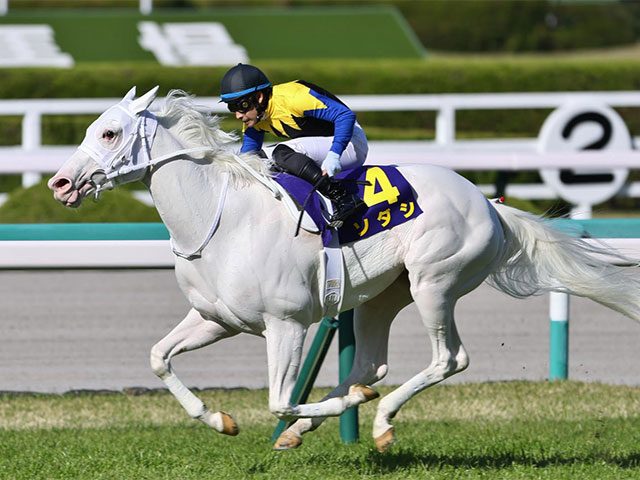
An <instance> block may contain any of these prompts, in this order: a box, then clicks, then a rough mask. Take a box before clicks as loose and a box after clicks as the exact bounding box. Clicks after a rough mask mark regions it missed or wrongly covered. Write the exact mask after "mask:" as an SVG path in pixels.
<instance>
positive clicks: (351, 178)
mask: <svg viewBox="0 0 640 480" xmlns="http://www.w3.org/2000/svg"><path fill="white" fill-rule="evenodd" d="M336 178H340V179H345V180H347V181H346V182H343V185H344V186H345V188H346V189H347V190H348V191H349V192H350V193H355V194H357V195H358V196H359V197H360V198H362V199H363V200H364V201H365V203H366V204H367V207H368V208H367V210H366V211H365V212H364V213H362V214H360V215H355V216H353V217H351V218H349V219H347V220H346V221H345V222H344V225H343V226H342V227H341V228H339V229H338V231H337V234H338V240H339V242H340V245H344V244H346V243H351V242H355V241H356V240H360V239H362V238H368V237H371V236H373V235H375V234H376V233H380V232H383V231H385V230H389V229H391V228H393V227H395V226H396V225H400V224H401V223H404V222H406V221H408V220H411V219H412V218H415V217H417V216H418V215H420V214H421V213H422V210H421V209H420V206H419V205H418V202H417V201H416V196H415V192H414V191H413V189H412V188H411V185H409V182H407V180H406V179H405V178H404V176H403V175H402V174H401V173H400V171H398V169H397V168H396V167H394V166H388V165H385V166H376V165H371V166H363V167H358V168H354V169H352V170H344V171H342V172H340V173H339V174H338V175H336ZM274 180H275V181H276V182H278V183H279V184H280V185H282V186H283V187H284V188H285V190H287V191H288V192H289V194H290V195H291V196H292V197H293V198H294V199H295V200H296V202H298V204H299V205H303V204H304V201H305V199H306V198H307V196H308V195H309V192H310V191H311V188H312V187H311V184H309V183H307V182H306V181H304V180H302V179H301V178H298V177H295V176H293V175H288V174H286V173H280V174H278V175H276V176H275V177H274ZM364 182H368V185H364V184H363V183H364ZM305 209H306V211H307V213H308V214H309V215H310V216H311V218H312V219H313V221H314V222H315V224H316V225H317V227H318V229H319V230H320V235H321V236H322V243H323V245H324V246H325V247H326V246H327V245H328V244H329V242H330V241H331V238H332V235H333V234H334V230H332V229H330V228H328V227H327V221H326V220H325V216H328V215H327V212H325V211H324V206H323V204H322V202H321V200H320V197H319V194H318V193H317V192H314V193H313V195H312V197H311V198H310V199H309V201H308V202H307V204H306V207H305Z"/></svg>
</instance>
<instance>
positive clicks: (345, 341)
mask: <svg viewBox="0 0 640 480" xmlns="http://www.w3.org/2000/svg"><path fill="white" fill-rule="evenodd" d="M338 318H339V319H340V325H339V327H338V332H339V335H338V346H339V351H340V354H339V355H340V357H339V358H340V363H339V370H340V383H342V382H343V381H344V380H346V379H347V377H348V376H349V374H350V373H351V368H352V367H353V358H354V356H355V352H356V339H355V336H354V334H353V310H349V311H347V312H343V313H341V314H340V315H339V317H338ZM358 437H359V430H358V407H352V408H350V409H349V410H347V411H346V412H344V413H343V414H342V415H341V416H340V439H341V440H342V442H343V443H354V442H357V441H358Z"/></svg>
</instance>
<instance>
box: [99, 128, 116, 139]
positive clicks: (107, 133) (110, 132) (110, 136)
mask: <svg viewBox="0 0 640 480" xmlns="http://www.w3.org/2000/svg"><path fill="white" fill-rule="evenodd" d="M115 136H116V133H115V132H114V131H113V130H105V132H104V133H103V134H102V138H106V139H107V140H113V137H115Z"/></svg>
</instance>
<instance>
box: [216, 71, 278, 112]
mask: <svg viewBox="0 0 640 480" xmlns="http://www.w3.org/2000/svg"><path fill="white" fill-rule="evenodd" d="M269 87H271V82H269V79H268V78H267V76H266V75H265V74H264V73H263V72H262V70H260V69H259V68H257V67H254V66H253V65H246V64H244V63H239V64H238V65H236V66H235V67H233V68H231V69H229V71H227V73H225V74H224V77H222V82H221V84H220V99H221V101H223V102H225V103H227V104H229V110H231V111H235V110H236V109H235V108H232V106H233V107H235V106H237V107H239V108H238V109H242V103H243V102H242V101H243V100H245V101H246V100H249V99H252V98H253V97H254V94H255V92H258V91H260V90H265V89H267V88H269ZM250 103H253V102H250ZM252 106H253V105H252Z"/></svg>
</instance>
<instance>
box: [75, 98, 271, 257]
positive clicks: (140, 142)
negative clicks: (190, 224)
mask: <svg viewBox="0 0 640 480" xmlns="http://www.w3.org/2000/svg"><path fill="white" fill-rule="evenodd" d="M157 92H158V87H157V86H156V87H155V88H153V89H152V90H150V91H149V92H147V93H146V94H145V95H143V96H141V97H140V98H137V99H135V100H134V98H135V93H136V87H133V88H132V89H131V90H129V92H128V93H127V94H126V95H125V96H124V98H123V99H122V100H121V101H120V103H118V104H116V105H114V106H113V107H111V108H109V109H107V110H106V111H105V112H104V113H103V114H102V115H100V117H98V119H97V120H96V121H94V122H93V123H92V124H91V125H90V126H89V128H87V133H86V135H85V138H84V140H83V141H82V143H81V144H80V145H79V146H78V150H80V151H81V152H83V153H85V154H86V155H88V156H89V157H91V159H93V160H94V161H95V162H96V163H97V164H98V165H99V167H100V169H98V170H96V172H94V174H93V175H92V178H91V180H90V182H91V183H92V184H93V186H94V188H95V197H96V199H97V198H98V196H99V194H100V192H101V191H102V190H106V189H107V188H108V187H107V185H108V183H109V182H111V186H112V187H113V186H116V185H117V184H118V183H120V182H118V180H119V179H122V178H123V177H124V176H126V175H129V174H131V173H133V172H137V171H146V170H147V169H149V168H151V167H152V166H154V165H157V164H159V163H162V162H166V161H169V160H174V159H177V158H179V157H182V156H184V155H191V154H194V153H204V152H215V151H217V150H218V149H217V148H215V147H194V148H185V149H182V150H176V151H174V152H171V153H167V154H165V155H162V156H160V157H156V158H151V146H152V145H153V141H154V139H155V135H156V131H157V128H158V121H157V119H156V117H155V116H154V115H153V114H152V113H151V112H149V111H148V110H147V108H148V107H149V106H150V105H151V103H152V102H153V100H154V99H155V97H156V94H157ZM107 122H112V124H113V125H115V126H117V128H119V129H120V135H121V140H120V141H121V143H120V145H119V146H118V147H117V148H114V149H110V148H106V147H105V146H104V145H102V144H101V143H100V141H99V138H101V136H102V134H103V133H104V130H105V126H106V125H107ZM234 157H235V159H236V161H237V162H238V163H239V164H240V165H241V166H242V167H243V168H245V169H246V170H248V171H249V173H251V175H253V176H254V177H255V178H257V179H258V180H259V181H260V182H261V183H262V184H263V185H265V186H266V187H267V188H268V189H269V190H271V192H272V193H273V195H274V196H276V197H278V196H279V195H280V194H279V192H278V191H277V189H276V187H275V186H274V185H273V184H272V183H270V182H269V181H268V180H267V179H265V178H264V177H263V176H262V175H260V174H259V173H258V172H256V171H255V170H254V169H253V168H251V166H249V165H248V164H247V163H246V162H245V161H244V160H242V159H241V158H240V157H238V156H237V155H234ZM99 172H102V173H104V178H101V179H100V180H98V181H96V180H95V179H94V175H96V174H98V173H99ZM141 176H142V175H141ZM138 178H141V177H138ZM129 180H131V179H129ZM228 185H229V173H228V172H225V174H224V178H223V184H222V189H221V192H220V198H219V200H218V208H217V211H216V215H215V218H214V221H213V224H212V225H211V228H210V230H209V233H208V234H207V236H206V238H205V240H204V241H203V242H202V243H201V244H200V246H199V247H198V248H197V249H196V250H194V251H193V252H191V253H184V252H182V251H179V250H177V249H176V248H175V246H174V243H173V240H171V248H172V249H173V253H175V254H176V255H177V256H179V257H182V258H187V259H189V258H193V257H197V256H199V255H200V253H201V252H202V250H203V249H204V247H205V246H206V245H207V244H208V243H209V240H211V237H213V234H214V233H215V231H216V229H217V228H218V224H219V223H220V217H221V215H222V210H223V208H224V201H225V198H226V194H227V187H228Z"/></svg>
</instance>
